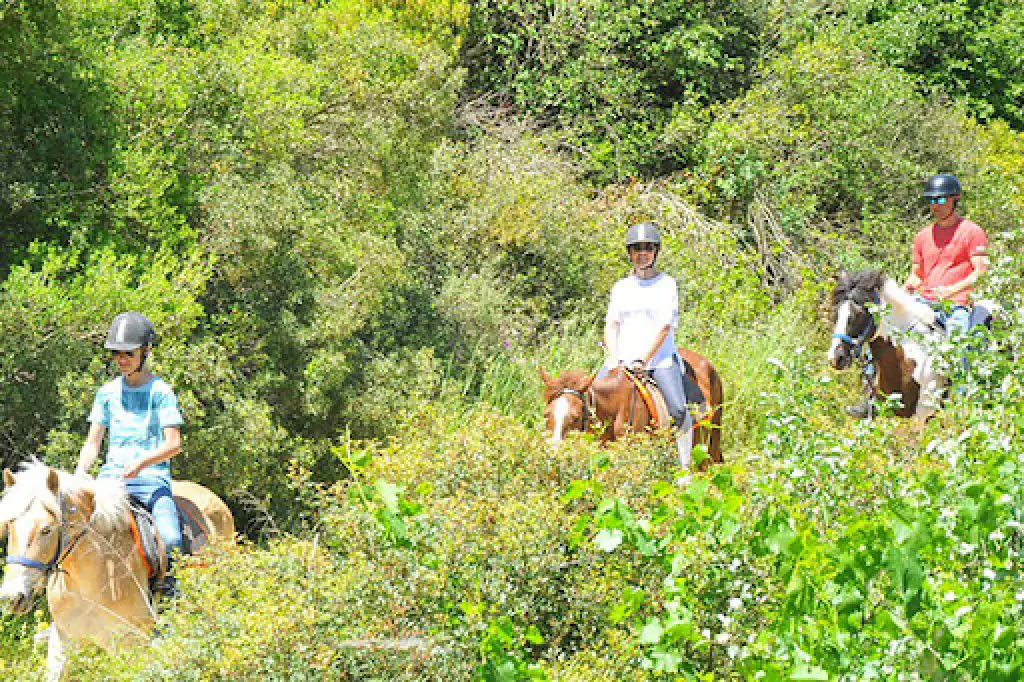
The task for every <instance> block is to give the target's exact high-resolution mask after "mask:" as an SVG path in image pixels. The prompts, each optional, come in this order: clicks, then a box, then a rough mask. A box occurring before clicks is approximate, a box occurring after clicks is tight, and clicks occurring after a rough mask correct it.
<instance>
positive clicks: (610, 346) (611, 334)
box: [604, 320, 619, 369]
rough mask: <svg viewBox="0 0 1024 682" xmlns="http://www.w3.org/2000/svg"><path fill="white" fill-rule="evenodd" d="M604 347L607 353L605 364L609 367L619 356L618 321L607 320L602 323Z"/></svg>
mask: <svg viewBox="0 0 1024 682" xmlns="http://www.w3.org/2000/svg"><path fill="white" fill-rule="evenodd" d="M604 349H605V353H607V357H606V358H605V366H606V367H608V368H609V369H611V368H612V367H614V366H615V365H616V364H617V362H618V357H619V321H618V320H607V321H605V323H604Z"/></svg>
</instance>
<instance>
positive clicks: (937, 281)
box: [914, 218, 988, 305]
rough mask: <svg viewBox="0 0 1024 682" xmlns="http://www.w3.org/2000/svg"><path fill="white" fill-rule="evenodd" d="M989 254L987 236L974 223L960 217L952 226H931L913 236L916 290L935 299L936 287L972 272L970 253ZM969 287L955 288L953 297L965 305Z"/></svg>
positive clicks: (952, 282) (969, 290)
mask: <svg viewBox="0 0 1024 682" xmlns="http://www.w3.org/2000/svg"><path fill="white" fill-rule="evenodd" d="M987 253H988V237H987V236H986V235H985V231H984V230H983V229H981V228H980V227H979V226H978V225H977V224H976V223H974V222H972V221H970V220H968V219H966V218H961V219H960V222H958V223H957V224H956V225H953V226H952V227H939V226H938V225H937V224H933V225H930V226H929V227H926V228H924V229H923V230H921V231H920V232H918V233H917V236H916V237H914V266H915V269H916V268H917V267H918V266H919V267H920V273H921V286H920V287H918V291H919V292H920V293H921V295H922V296H924V297H925V298H927V299H930V300H933V301H934V300H936V299H937V298H938V297H937V296H936V295H935V287H939V286H951V285H953V284H956V283H957V282H959V281H961V280H963V279H964V278H965V277H967V276H968V275H970V274H971V273H972V272H974V265H973V264H972V263H971V258H972V257H973V256H984V255H986V254H987ZM971 290H972V289H971V287H968V288H966V289H963V290H961V291H958V292H957V293H956V294H955V295H954V296H953V297H952V300H953V302H954V303H959V304H960V305H967V304H968V300H969V299H970V295H971Z"/></svg>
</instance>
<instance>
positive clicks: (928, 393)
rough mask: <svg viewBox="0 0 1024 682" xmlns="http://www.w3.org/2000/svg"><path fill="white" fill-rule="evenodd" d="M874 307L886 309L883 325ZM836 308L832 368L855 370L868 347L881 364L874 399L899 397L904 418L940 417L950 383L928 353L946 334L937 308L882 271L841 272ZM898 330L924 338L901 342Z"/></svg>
mask: <svg viewBox="0 0 1024 682" xmlns="http://www.w3.org/2000/svg"><path fill="white" fill-rule="evenodd" d="M872 305H879V306H880V305H884V306H885V308H884V311H883V313H882V314H881V317H880V319H879V320H877V321H876V319H875V316H874V315H873V314H872V312H871V310H870V306H872ZM832 307H833V312H834V315H835V329H834V331H833V332H832V344H831V345H830V346H829V349H828V361H829V364H830V365H831V366H832V367H833V368H835V369H838V370H845V369H849V367H850V366H851V365H852V364H853V361H854V360H855V359H856V358H858V357H860V355H861V353H862V352H863V349H864V346H867V347H869V348H870V349H871V356H872V357H873V358H874V364H875V372H876V381H875V384H874V386H873V388H872V393H873V395H874V397H876V398H879V397H881V398H884V397H886V396H891V395H899V396H900V399H901V402H902V405H901V406H900V407H899V408H898V409H897V410H896V411H895V414H896V415H897V416H899V417H914V418H915V419H919V420H921V421H924V420H925V419H927V418H928V417H930V416H931V415H932V414H934V413H935V410H936V409H937V407H938V405H939V401H940V400H941V397H942V392H943V390H944V388H945V385H946V380H945V378H944V377H942V376H941V375H940V374H939V373H938V371H937V370H936V366H935V365H936V363H935V358H934V356H933V354H932V353H931V351H929V349H928V346H929V345H931V344H932V343H934V342H935V341H936V340H938V339H940V338H942V336H943V335H944V333H945V332H944V331H943V330H942V328H941V325H940V324H939V322H938V319H937V316H936V313H935V310H934V309H933V308H932V307H931V306H930V305H929V304H928V303H926V302H923V301H921V300H919V299H918V298H917V297H915V296H914V295H913V294H911V293H909V292H908V291H906V290H905V289H904V288H903V287H901V286H900V285H899V284H897V283H896V281H895V280H893V279H891V278H889V277H886V276H885V275H884V274H883V273H882V272H880V271H878V270H868V271H864V272H857V273H854V274H852V275H848V274H846V273H843V274H841V275H840V276H839V280H838V282H837V283H836V287H835V290H834V291H833V292H832ZM894 332H901V333H903V334H906V333H907V332H918V333H919V336H918V337H915V336H909V337H904V338H902V339H901V340H900V341H899V342H897V341H895V340H894V339H893V333H894Z"/></svg>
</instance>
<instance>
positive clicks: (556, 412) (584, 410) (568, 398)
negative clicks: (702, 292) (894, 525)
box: [540, 348, 724, 468]
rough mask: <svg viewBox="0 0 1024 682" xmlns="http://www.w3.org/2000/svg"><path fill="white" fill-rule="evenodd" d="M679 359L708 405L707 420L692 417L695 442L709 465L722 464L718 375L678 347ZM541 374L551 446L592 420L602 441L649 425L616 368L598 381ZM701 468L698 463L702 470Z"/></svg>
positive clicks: (641, 406)
mask: <svg viewBox="0 0 1024 682" xmlns="http://www.w3.org/2000/svg"><path fill="white" fill-rule="evenodd" d="M679 356H680V357H681V358H682V359H683V360H685V361H686V364H687V365H688V366H689V367H690V368H691V369H692V371H693V375H692V376H693V379H694V380H695V381H696V383H697V385H698V386H699V387H700V390H701V392H702V393H703V394H704V399H705V401H706V402H707V407H708V414H707V416H706V417H702V418H701V417H698V418H697V419H696V423H695V424H694V427H693V428H694V433H693V435H694V439H693V442H694V444H698V443H703V444H704V446H705V447H706V448H707V451H708V455H709V459H710V460H711V461H712V462H716V463H720V462H723V461H724V460H723V459H722V399H723V394H722V381H721V379H720V378H719V376H718V371H717V370H715V367H714V365H712V364H711V363H710V362H709V361H708V360H707V358H705V357H703V356H701V355H698V354H697V353H694V352H693V351H691V350H686V349H683V348H680V349H679ZM540 376H541V379H542V380H543V381H544V402H545V404H546V406H545V408H544V418H545V420H546V422H547V428H548V430H549V431H550V432H551V442H552V443H554V444H556V445H557V444H558V443H560V442H561V441H562V440H563V439H564V438H565V434H566V433H568V432H569V431H573V430H576V431H586V430H587V429H588V428H590V426H591V424H592V420H593V423H600V424H602V425H603V426H604V429H603V430H602V431H601V435H600V438H601V441H602V442H608V441H613V440H615V439H617V438H620V437H622V436H623V435H624V434H625V433H626V432H627V431H629V430H632V431H641V430H643V429H646V428H648V427H649V426H650V424H651V421H652V420H651V414H650V411H649V410H648V409H647V405H646V404H645V403H644V401H643V400H640V399H638V396H637V395H636V388H635V387H634V385H633V382H632V381H630V379H629V377H627V376H626V373H625V371H623V370H622V369H620V368H616V369H613V370H611V371H610V372H609V373H608V375H607V376H605V377H604V378H601V379H595V376H596V375H593V374H589V375H588V374H585V373H583V372H579V371H575V370H569V371H566V372H562V373H561V374H560V375H559V376H558V377H552V376H551V375H549V374H548V373H547V372H546V371H544V369H543V368H541V370H540ZM631 416H632V418H631ZM704 466H705V463H702V464H701V467H702V468H703V467H704Z"/></svg>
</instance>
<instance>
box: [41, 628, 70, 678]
mask: <svg viewBox="0 0 1024 682" xmlns="http://www.w3.org/2000/svg"><path fill="white" fill-rule="evenodd" d="M47 632H48V633H49V640H48V646H47V648H46V679H47V682H59V680H60V679H61V677H62V676H63V674H64V664H65V663H66V662H67V656H66V655H65V651H64V642H62V641H61V639H60V634H58V633H57V626H56V625H50V627H49V628H47Z"/></svg>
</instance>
